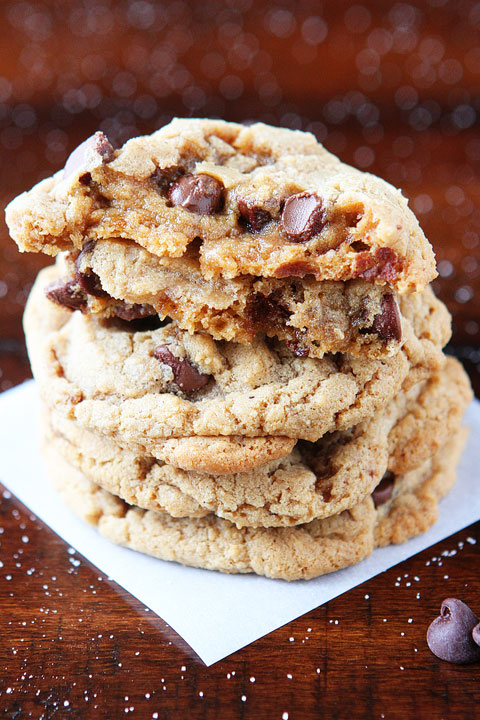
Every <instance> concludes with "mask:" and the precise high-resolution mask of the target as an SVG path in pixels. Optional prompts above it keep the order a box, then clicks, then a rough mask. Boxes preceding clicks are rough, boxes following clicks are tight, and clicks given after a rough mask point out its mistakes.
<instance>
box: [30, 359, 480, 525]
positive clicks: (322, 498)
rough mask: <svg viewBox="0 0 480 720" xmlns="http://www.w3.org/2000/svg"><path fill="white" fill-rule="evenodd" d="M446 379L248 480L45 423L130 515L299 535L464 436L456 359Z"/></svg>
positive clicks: (58, 448)
mask: <svg viewBox="0 0 480 720" xmlns="http://www.w3.org/2000/svg"><path fill="white" fill-rule="evenodd" d="M446 369H447V370H448V372H442V373H440V372H439V373H437V374H435V375H434V376H432V377H431V378H430V379H429V381H428V382H426V383H425V384H424V385H423V386H421V385H417V386H415V387H414V388H412V389H411V390H410V391H409V393H407V395H406V396H405V395H404V394H403V393H399V395H398V396H397V397H396V398H395V399H394V400H393V401H392V402H391V404H390V406H389V407H388V408H387V409H386V410H385V411H384V412H383V413H379V414H378V415H377V416H376V417H375V418H373V419H372V420H370V421H365V422H364V423H361V424H360V425H358V426H357V427H355V428H351V429H349V430H346V431H342V432H336V433H331V434H327V435H325V436H324V437H323V438H321V439H320V440H318V441H317V442H316V443H314V444H312V443H306V442H300V443H299V444H298V445H297V447H296V448H295V450H294V451H293V452H291V453H290V455H288V456H287V457H285V458H283V459H282V460H277V461H274V462H270V463H268V464H267V465H264V466H261V467H257V468H256V469H255V470H252V471H250V472H245V471H244V472H238V473H235V474H228V475H227V474H223V475H221V476H219V475H215V474H205V473H201V472H199V471H198V470H197V471H194V472H184V471H182V470H179V469H177V468H175V467H172V466H171V465H167V464H165V463H162V462H159V461H156V460H155V459H154V458H152V457H149V456H148V455H145V454H143V453H142V452H141V450H138V449H135V450H133V449H124V448H121V447H120V446H119V445H118V444H117V443H116V442H114V441H113V440H111V439H109V438H106V437H104V436H101V435H99V434H98V433H92V432H89V431H86V430H84V429H82V428H79V427H78V426H77V425H76V423H74V422H72V421H70V420H66V419H65V418H63V417H62V416H58V415H56V414H55V413H53V412H50V413H49V414H48V413H46V417H45V420H44V423H43V428H44V437H45V440H44V442H46V443H47V444H48V445H50V446H51V447H52V449H53V450H54V451H55V452H56V453H59V454H61V455H62V456H63V457H64V458H65V459H66V460H67V462H68V463H69V464H70V465H72V466H73V467H75V468H77V469H78V470H79V471H80V472H82V473H83V474H85V475H86V476H87V477H88V478H90V479H91V480H92V481H93V482H95V483H96V484H98V485H100V486H101V487H103V488H104V489H106V490H108V491H110V492H112V493H113V494H114V495H118V496H119V497H121V498H122V499H123V500H125V501H126V502H128V503H129V504H130V505H137V506H139V507H141V508H144V509H150V510H155V511H157V512H166V513H168V514H169V515H171V516H173V517H203V516H205V515H207V514H209V513H213V514H215V515H217V516H219V517H223V518H225V519H227V520H230V522H233V523H234V524H235V525H237V527H244V526H248V527H257V526H260V527H280V526H289V525H295V524H300V523H306V522H310V521H311V520H313V519H316V518H324V517H329V516H331V515H334V514H338V513H339V512H342V511H343V510H346V509H349V508H351V507H353V506H354V505H355V504H356V503H358V502H360V501H361V500H362V499H363V498H364V497H365V496H367V495H369V494H370V493H371V492H372V490H373V489H374V488H375V487H376V486H377V485H378V483H379V482H380V480H381V478H382V477H383V475H384V474H385V472H386V471H387V470H388V471H390V473H389V474H390V475H392V477H393V474H396V475H400V474H404V473H406V472H409V471H410V470H416V469H417V468H418V467H420V466H421V465H423V464H424V463H425V462H426V461H427V460H429V459H430V458H431V457H432V455H434V454H436V453H437V452H438V450H439V448H440V447H443V445H444V444H446V443H447V442H448V440H449V438H450V437H451V436H452V435H455V434H456V433H457V432H458V428H459V426H460V423H461V418H462V415H463V412H464V410H465V408H466V406H467V404H468V402H469V401H470V399H471V391H470V387H469V382H468V378H467V377H466V375H465V372H464V371H463V369H462V367H461V365H460V363H458V362H457V361H456V360H454V359H453V358H449V360H448V362H447V366H446ZM437 411H438V413H437ZM417 437H418V438H419V441H418V443H416V438H417ZM207 440H208V439H207ZM395 443H397V444H398V446H397V447H396V446H395ZM408 446H410V448H411V452H410V454H409V455H408V456H407V453H406V450H407V447H408ZM389 448H390V450H389ZM389 453H390V456H389Z"/></svg>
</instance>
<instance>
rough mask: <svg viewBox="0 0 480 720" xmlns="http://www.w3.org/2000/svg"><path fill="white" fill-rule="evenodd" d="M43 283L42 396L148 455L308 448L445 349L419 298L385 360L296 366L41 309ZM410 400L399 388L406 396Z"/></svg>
mask: <svg viewBox="0 0 480 720" xmlns="http://www.w3.org/2000/svg"><path fill="white" fill-rule="evenodd" d="M55 277H56V270H55V269H54V268H47V269H45V270H44V271H42V272H41V273H40V275H39V277H38V279H37V282H36V283H35V286H34V288H33V290H32V293H31V296H30V299H29V301H28V304H27V308H26V313H25V332H26V337H27V344H28V349H29V355H30V359H31V362H32V368H33V372H34V375H35V378H36V380H37V381H38V385H39V389H40V393H41V395H42V396H43V397H44V398H45V402H46V403H47V404H48V405H49V407H52V408H53V409H55V410H56V411H58V412H61V413H63V414H65V415H66V416H68V417H69V418H71V419H75V420H76V421H77V422H78V423H79V424H80V425H82V426H83V427H86V428H90V429H93V430H97V431H99V432H101V433H104V434H106V435H114V436H116V437H118V438H120V439H121V441H122V442H124V443H139V444H141V445H143V446H144V447H145V448H146V449H147V450H150V448H151V447H152V446H154V445H155V443H156V441H157V440H158V439H159V438H171V437H189V436H192V435H198V436H208V435H212V436H222V435H226V436H229V435H234V436H239V435H240V436H247V437H256V436H277V435H278V436H285V437H292V438H295V439H298V438H302V439H305V440H310V441H315V440H317V439H318V438H319V437H322V435H324V434H325V433H326V432H330V431H333V430H336V429H344V428H349V427H352V426H353V425H356V424H357V423H358V422H361V421H362V420H363V419H365V418H368V417H370V416H372V415H373V414H374V413H375V412H376V411H377V410H379V409H380V408H384V407H385V405H386V404H387V403H388V402H389V400H390V399H391V398H392V397H393V396H394V395H395V393H396V392H398V390H399V389H400V387H401V386H402V383H404V382H405V381H406V379H407V376H408V380H409V382H411V384H414V383H415V382H419V381H421V380H422V379H425V378H426V377H428V375H430V374H431V373H432V372H433V371H434V370H435V369H437V368H439V367H441V366H442V364H443V362H444V356H443V354H442V352H441V347H442V345H443V344H444V342H445V341H446V339H447V338H448V337H449V333H450V321H449V315H448V312H447V310H446V309H445V307H444V305H443V304H442V303H440V302H439V301H438V300H436V299H435V297H434V296H433V294H432V293H431V291H430V290H429V289H428V288H427V289H426V290H425V291H424V292H423V293H421V294H414V295H412V296H410V297H408V301H407V299H405V303H406V304H405V307H404V306H403V299H402V312H403V314H404V316H405V317H406V318H407V320H409V322H408V323H406V324H405V342H404V344H403V346H402V348H401V350H399V352H398V353H396V354H395V355H394V356H393V357H390V358H386V359H382V360H380V359H373V360H367V359H363V358H362V359H358V358H353V357H351V356H348V355H335V356H325V357H324V358H322V359H314V358H298V357H296V356H295V355H294V354H293V353H292V352H291V351H290V350H289V349H288V348H287V347H286V345H285V344H284V343H281V342H278V341H275V340H264V339H262V338H260V337H259V338H256V339H255V341H254V342H253V343H251V344H250V345H240V344H237V343H225V342H215V341H214V340H213V339H212V338H211V337H210V336H208V335H206V334H201V333H197V334H195V335H189V334H188V333H186V332H185V331H182V330H181V329H180V328H179V327H178V325H177V324H176V323H174V322H172V323H170V324H168V325H166V326H164V327H161V328H158V329H156V330H146V331H136V332H135V331H132V328H131V327H130V326H129V324H128V323H123V324H120V325H114V324H112V323H108V322H102V321H98V320H96V319H95V318H93V317H91V316H86V315H82V314H81V313H80V312H73V313H72V312H70V311H68V310H65V309H63V308H60V307H58V306H56V305H54V304H53V303H51V302H49V301H48V300H47V299H46V298H45V296H44V292H43V291H44V287H45V285H47V284H48V283H49V282H50V281H52V280H54V279H55ZM405 389H406V388H405Z"/></svg>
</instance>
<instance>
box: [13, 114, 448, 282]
mask: <svg viewBox="0 0 480 720" xmlns="http://www.w3.org/2000/svg"><path fill="white" fill-rule="evenodd" d="M7 223H8V226H9V229H10V232H11V235H12V237H13V239H14V240H15V241H16V242H17V244H18V245H19V247H20V248H21V249H22V250H30V251H43V252H46V253H48V254H53V255H55V254H57V252H59V251H60V250H70V249H72V248H77V249H79V250H81V249H82V246H83V244H84V243H85V241H86V240H89V239H90V240H96V241H107V242H108V240H109V239H110V238H123V239H126V240H131V241H134V242H135V243H137V244H138V245H140V246H142V247H144V248H145V249H147V250H149V252H151V253H152V254H154V255H157V256H159V257H165V256H168V257H172V258H173V257H177V258H179V257H181V256H182V255H184V253H185V251H186V250H187V248H188V247H189V245H190V244H191V243H192V242H193V241H197V242H198V240H197V239H198V238H199V239H200V243H201V249H200V268H201V272H202V274H203V276H204V277H205V278H210V277H217V276H220V275H221V276H223V277H225V278H234V277H238V276H241V275H245V274H247V275H258V276H262V277H277V278H281V277H285V276H291V275H295V274H296V273H297V274H298V272H299V271H300V272H301V273H303V274H304V275H305V274H307V273H308V274H312V275H313V276H314V277H315V278H316V279H317V280H337V281H346V280H351V279H358V278H360V279H365V280H368V281H372V282H377V283H379V284H381V285H383V284H385V283H388V284H389V285H390V286H391V287H393V288H395V289H397V290H399V291H400V292H405V291H414V290H416V291H421V290H422V289H423V288H424V287H425V286H426V285H427V284H428V282H430V281H431V280H432V279H433V278H434V277H435V262H434V256H433V251H432V249H431V246H430V244H429V243H428V241H427V240H426V238H425V236H424V234H423V232H422V230H421V229H420V226H419V224H418V222H417V220H416V218H415V216H414V215H413V213H412V212H411V210H410V209H409V208H408V203H407V200H406V199H405V198H404V197H403V196H402V194H401V192H400V191H399V190H397V189H395V188H394V187H393V186H391V185H389V184H388V183H387V182H385V181H384V180H381V179H379V178H377V177H375V176H373V175H370V174H369V173H365V172H361V171H359V170H356V169H355V168H352V167H350V166H348V165H345V164H344V163H342V162H340V160H339V159H338V158H336V157H335V156H333V155H332V154H331V153H329V152H328V151H326V150H325V149H324V148H323V147H322V146H321V145H320V144H319V143H318V142H317V141H316V140H315V138H314V137H313V136H312V135H310V134H309V133H304V132H300V131H294V130H287V129H283V128H275V127H270V126H267V125H263V124H261V123H257V124H254V125H251V126H248V127H245V126H242V125H238V124H235V123H227V122H223V121H220V120H194V119H176V120H174V121H172V122H171V123H170V124H169V125H167V126H165V127H163V128H161V129H160V130H158V131H157V132H155V133H154V134H153V135H151V136H146V137H139V138H133V139H132V140H130V141H128V142H127V143H126V144H125V145H124V146H123V147H122V148H120V149H118V150H114V149H113V148H112V147H111V145H110V143H109V141H108V138H106V136H105V135H103V133H97V134H96V135H95V136H92V138H89V139H88V140H87V141H86V142H85V143H83V144H82V146H81V147H80V148H77V150H76V151H75V153H73V154H72V156H70V158H69V160H68V161H67V164H66V167H65V169H64V170H61V171H59V172H58V173H57V174H56V175H54V176H53V177H52V178H47V179H46V180H43V181H42V182H40V183H39V184H38V185H36V186H35V187H34V188H33V189H32V190H30V191H29V192H27V193H23V194H22V195H20V196H19V197H18V198H16V199H15V200H14V201H13V202H12V203H11V204H10V205H9V207H8V208H7Z"/></svg>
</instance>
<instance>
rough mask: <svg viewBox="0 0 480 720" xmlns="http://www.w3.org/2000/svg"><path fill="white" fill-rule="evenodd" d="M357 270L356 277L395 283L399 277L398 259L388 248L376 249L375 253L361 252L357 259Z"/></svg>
mask: <svg viewBox="0 0 480 720" xmlns="http://www.w3.org/2000/svg"><path fill="white" fill-rule="evenodd" d="M355 269H356V273H355V274H354V277H357V276H358V277H361V278H363V279H364V280H375V279H376V278H378V279H379V280H385V282H394V281H395V280H396V279H397V275H398V257H397V255H396V253H395V252H394V251H393V250H391V249H390V248H387V247H381V248H376V249H375V250H374V251H373V253H372V252H360V253H359V254H358V255H357V258H356V262H355Z"/></svg>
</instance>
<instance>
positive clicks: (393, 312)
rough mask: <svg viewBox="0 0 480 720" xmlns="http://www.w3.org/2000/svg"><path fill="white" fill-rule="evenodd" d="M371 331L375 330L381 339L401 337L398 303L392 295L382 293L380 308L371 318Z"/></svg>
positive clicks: (398, 339)
mask: <svg viewBox="0 0 480 720" xmlns="http://www.w3.org/2000/svg"><path fill="white" fill-rule="evenodd" d="M371 331H372V332H376V333H377V335H378V336H379V337H380V338H381V340H385V342H387V341H388V340H397V341H398V342H400V340H401V339H402V322H401V320H400V313H399V312H398V305H397V303H396V301H395V298H394V297H393V295H384V296H383V298H382V310H381V312H380V313H379V314H378V315H375V317H374V318H373V323H372V327H371Z"/></svg>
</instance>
